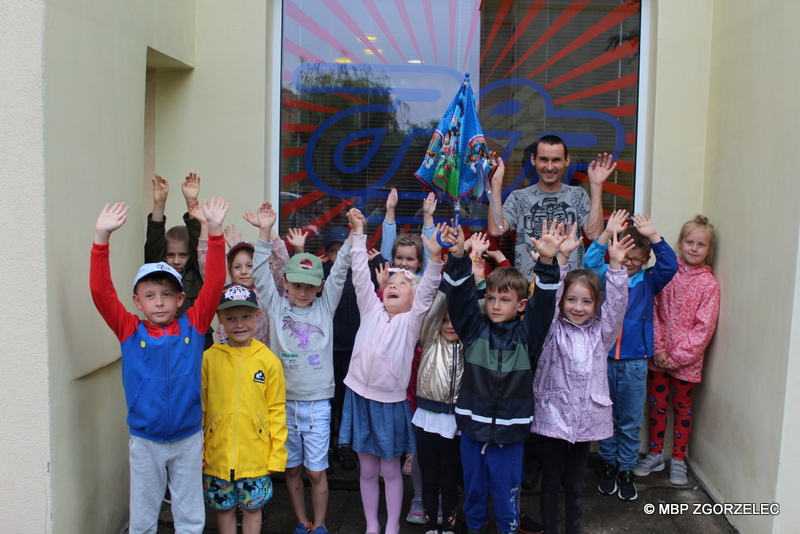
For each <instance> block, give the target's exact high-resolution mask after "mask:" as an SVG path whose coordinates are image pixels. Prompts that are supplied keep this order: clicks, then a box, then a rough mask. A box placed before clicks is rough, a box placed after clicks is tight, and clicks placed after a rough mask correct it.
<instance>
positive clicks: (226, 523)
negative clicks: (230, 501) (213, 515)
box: [217, 506, 236, 534]
mask: <svg viewBox="0 0 800 534" xmlns="http://www.w3.org/2000/svg"><path fill="white" fill-rule="evenodd" d="M217 529H219V534H236V507H235V506H234V507H233V508H231V509H230V510H217Z"/></svg>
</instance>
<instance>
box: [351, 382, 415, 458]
mask: <svg viewBox="0 0 800 534" xmlns="http://www.w3.org/2000/svg"><path fill="white" fill-rule="evenodd" d="M339 444H340V445H346V444H349V445H350V446H351V447H353V450H354V451H356V452H362V453H367V454H373V455H375V456H379V457H381V458H382V459H384V460H386V461H387V462H388V461H391V460H392V458H394V457H396V456H401V455H402V454H403V453H404V452H410V453H415V452H417V442H416V439H415V437H414V427H413V425H412V424H411V407H410V406H409V404H408V400H403V401H401V402H378V401H374V400H369V399H365V398H364V397H362V396H361V395H358V394H357V393H354V392H353V390H351V389H350V388H347V390H346V391H345V394H344V408H343V410H342V423H341V425H340V427H339Z"/></svg>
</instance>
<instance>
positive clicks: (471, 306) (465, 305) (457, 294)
mask: <svg viewBox="0 0 800 534" xmlns="http://www.w3.org/2000/svg"><path fill="white" fill-rule="evenodd" d="M455 232H456V230H454V229H453V228H449V227H448V236H446V237H447V238H448V240H449V242H452V240H453V238H455V241H456V242H455V244H454V245H453V246H451V247H450V256H449V257H448V258H447V263H446V264H445V266H444V276H443V277H442V283H441V284H440V286H439V290H440V291H442V292H443V293H444V294H445V295H446V296H447V309H448V310H449V311H450V320H451V321H452V323H453V328H454V329H455V331H456V333H457V334H458V337H460V338H461V341H462V343H464V346H465V347H468V346H469V345H471V344H472V343H474V342H475V340H476V339H478V337H479V336H480V333H481V331H482V330H483V327H484V325H485V324H486V323H487V322H488V321H489V318H488V317H487V316H486V315H484V314H483V313H482V312H481V308H480V306H479V304H478V295H477V290H476V288H475V277H474V276H473V274H472V260H471V259H470V257H469V256H467V255H465V254H464V230H463V229H462V228H461V226H460V225H459V227H458V230H457V234H456V233H455ZM444 238H445V235H444V232H443V233H442V239H444Z"/></svg>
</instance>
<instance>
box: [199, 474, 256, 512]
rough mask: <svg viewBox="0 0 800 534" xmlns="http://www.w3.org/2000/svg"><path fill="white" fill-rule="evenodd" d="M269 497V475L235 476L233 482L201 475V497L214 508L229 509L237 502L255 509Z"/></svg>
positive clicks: (244, 506) (249, 508)
mask: <svg viewBox="0 0 800 534" xmlns="http://www.w3.org/2000/svg"><path fill="white" fill-rule="evenodd" d="M271 498H272V480H271V479H270V478H269V475H266V476H263V477H253V478H237V479H236V481H235V482H231V481H230V480H222V479H221V478H217V477H215V476H212V475H203V499H204V500H205V501H206V505H208V507H209V508H213V509H214V510H230V509H231V508H233V507H234V506H236V505H237V504H238V505H239V506H241V507H242V508H247V509H248V510H257V509H258V508H261V507H262V506H264V505H265V504H267V501H268V500H270V499H271Z"/></svg>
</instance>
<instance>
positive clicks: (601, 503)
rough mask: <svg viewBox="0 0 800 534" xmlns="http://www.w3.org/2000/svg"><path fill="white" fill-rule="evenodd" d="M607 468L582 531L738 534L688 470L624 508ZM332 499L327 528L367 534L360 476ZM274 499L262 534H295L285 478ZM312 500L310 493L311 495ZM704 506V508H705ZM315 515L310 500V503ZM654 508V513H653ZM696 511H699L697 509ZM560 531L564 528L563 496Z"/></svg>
mask: <svg viewBox="0 0 800 534" xmlns="http://www.w3.org/2000/svg"><path fill="white" fill-rule="evenodd" d="M601 468H602V463H601V461H600V459H599V457H597V455H596V454H593V455H592V458H591V460H590V462H589V468H588V469H587V470H586V477H585V479H584V480H585V484H586V489H585V491H584V498H585V507H584V511H583V529H582V531H583V532H585V533H591V534H620V533H633V534H650V533H652V534H694V533H703V534H736V532H737V531H736V529H734V528H733V527H732V526H731V525H730V523H728V520H727V519H726V518H725V516H724V515H714V514H711V515H708V514H705V513H700V514H696V513H694V512H704V511H706V509H708V508H710V505H713V504H714V501H713V500H712V499H711V497H710V496H709V495H708V493H706V491H705V490H704V489H703V487H702V485H701V484H700V482H699V481H698V480H697V478H696V477H695V476H694V473H693V472H692V470H691V469H689V484H688V485H686V486H683V487H678V486H673V485H672V484H670V483H669V469H665V470H664V471H661V472H659V473H652V474H651V475H649V476H647V477H642V478H638V479H637V484H636V485H637V488H638V491H639V497H638V498H637V499H636V500H635V501H631V502H625V501H622V500H621V499H619V498H618V497H617V496H616V495H601V494H600V493H598V492H597V484H598V482H599V481H600V471H601ZM404 479H405V497H404V502H403V518H402V519H401V521H400V534H424V533H425V526H424V525H413V524H410V523H406V522H405V521H404V520H403V519H405V513H406V512H407V511H408V506H409V503H410V502H411V498H412V496H413V489H412V485H411V478H410V477H404ZM328 480H329V487H330V490H329V491H330V497H329V502H328V518H327V527H328V530H329V532H330V533H331V534H364V532H365V530H366V522H365V519H364V512H363V510H362V508H361V495H360V493H359V486H358V470H355V471H344V470H342V469H341V468H340V467H339V466H338V464H337V466H336V470H335V471H334V473H333V474H332V475H330V476H329V477H328ZM273 483H274V489H275V491H274V495H273V497H272V500H271V501H270V502H269V503H268V504H267V505H266V506H265V508H264V525H263V527H262V530H261V532H262V534H292V532H293V531H294V527H295V525H296V522H295V521H296V520H295V517H294V513H293V511H292V505H291V503H290V502H289V495H288V493H287V491H286V486H285V483H284V480H283V476H282V475H280V474H277V475H275V476H274V477H273ZM307 495H308V492H307ZM704 505H705V508H703V506H704ZM307 506H308V510H309V511H310V510H311V502H310V499H307ZM521 506H522V509H523V510H525V511H526V512H527V513H528V515H530V516H531V517H532V518H534V519H538V518H539V517H540V513H539V491H538V488H537V489H535V490H523V491H522V493H521ZM651 506H652V513H646V512H647V511H650V509H651V508H650V507H651ZM696 507H700V508H697V509H696ZM380 518H381V521H382V522H385V518H386V511H385V508H384V506H383V504H382V503H381V511H380ZM559 526H560V527H561V529H562V532H563V528H564V514H563V494H562V500H561V512H560V517H559ZM173 532H174V529H173V528H172V516H171V514H170V510H169V505H164V508H163V510H162V515H161V521H160V522H159V529H158V533H159V534H171V533H173ZM204 532H205V533H208V534H212V533H216V532H218V530H217V527H216V522H215V521H214V512H213V511H209V512H208V516H207V520H206V528H205V530H204Z"/></svg>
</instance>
